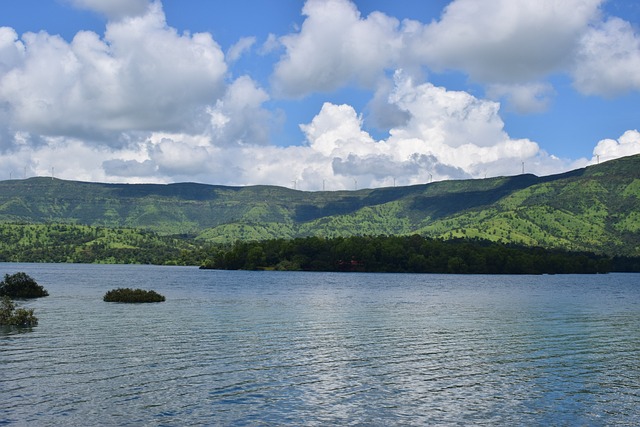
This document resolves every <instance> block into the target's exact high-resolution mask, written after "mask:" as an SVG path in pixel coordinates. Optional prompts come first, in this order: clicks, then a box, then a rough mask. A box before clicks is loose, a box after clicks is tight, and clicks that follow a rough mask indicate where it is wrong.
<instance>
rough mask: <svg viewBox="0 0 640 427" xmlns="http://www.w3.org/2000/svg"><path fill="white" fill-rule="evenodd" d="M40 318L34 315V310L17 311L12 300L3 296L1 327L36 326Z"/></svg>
mask: <svg viewBox="0 0 640 427" xmlns="http://www.w3.org/2000/svg"><path fill="white" fill-rule="evenodd" d="M37 324H38V318H37V317H36V316H34V315H33V309H31V310H27V309H24V308H18V309H16V305H15V303H14V302H13V301H11V298H9V297H8V296H3V297H2V299H0V325H2V326H36V325H37Z"/></svg>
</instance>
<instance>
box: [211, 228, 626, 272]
mask: <svg viewBox="0 0 640 427" xmlns="http://www.w3.org/2000/svg"><path fill="white" fill-rule="evenodd" d="M637 261H638V260H636V262H637ZM202 268H213V269H224V270H256V269H269V270H303V271H360V272H393V273H455V274H585V273H607V272H610V271H613V270H612V268H613V263H612V259H611V258H609V257H606V256H600V255H595V254H592V253H582V252H581V253H576V252H565V251H560V250H547V249H543V248H537V247H535V248H532V247H524V246H515V245H503V244H498V243H493V242H488V241H482V240H469V239H454V240H439V239H429V238H425V237H422V236H419V235H413V236H354V237H337V238H331V239H325V238H322V237H306V238H297V239H293V240H284V239H274V240H266V241H259V242H236V243H235V244H234V245H232V246H231V247H230V248H228V249H227V250H218V251H217V252H216V253H212V254H211V258H210V259H209V260H208V261H207V262H206V264H205V265H203V266H202Z"/></svg>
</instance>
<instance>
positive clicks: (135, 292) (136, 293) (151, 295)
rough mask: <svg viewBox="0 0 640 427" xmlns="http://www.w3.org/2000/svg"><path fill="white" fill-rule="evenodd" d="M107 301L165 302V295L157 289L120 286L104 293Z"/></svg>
mask: <svg viewBox="0 0 640 427" xmlns="http://www.w3.org/2000/svg"><path fill="white" fill-rule="evenodd" d="M103 300H104V301H105V302H126V303H143V302H163V301H164V300H165V297H164V296H162V295H160V294H159V293H157V292H156V291H145V290H143V289H131V288H118V289H112V290H110V291H109V292H107V293H106V294H105V295H104V298H103Z"/></svg>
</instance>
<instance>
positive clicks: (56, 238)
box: [0, 224, 209, 265]
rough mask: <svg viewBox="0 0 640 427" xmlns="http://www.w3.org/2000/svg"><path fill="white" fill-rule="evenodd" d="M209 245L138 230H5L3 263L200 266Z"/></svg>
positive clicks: (0, 247)
mask: <svg viewBox="0 0 640 427" xmlns="http://www.w3.org/2000/svg"><path fill="white" fill-rule="evenodd" d="M208 246H209V245H207V244H206V242H196V241H194V240H193V239H190V240H188V239H186V238H178V237H169V236H160V235H158V234H156V233H153V232H150V231H145V230H135V229H124V228H118V229H109V228H104V227H90V226H86V225H74V224H0V261H1V262H74V263H105V264H157V265H163V264H174V265H199V264H200V263H202V262H203V260H204V259H206V254H205V251H206V250H207V249H208Z"/></svg>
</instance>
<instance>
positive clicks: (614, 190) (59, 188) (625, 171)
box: [0, 156, 640, 256]
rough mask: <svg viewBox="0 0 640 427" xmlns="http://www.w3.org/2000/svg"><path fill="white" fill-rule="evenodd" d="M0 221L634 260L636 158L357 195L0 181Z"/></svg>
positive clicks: (638, 193)
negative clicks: (510, 247)
mask: <svg viewBox="0 0 640 427" xmlns="http://www.w3.org/2000/svg"><path fill="white" fill-rule="evenodd" d="M0 222H2V223H5V224H18V223H20V224H53V223H66V224H78V225H88V226H92V227H109V228H115V227H124V228H131V229H140V230H148V231H153V232H155V233H158V234H159V235H161V236H171V235H173V236H177V235H180V236H181V237H183V238H193V239H197V240H198V241H200V242H213V243H231V242H234V241H236V240H243V241H249V240H267V239H274V238H285V239H291V238H296V237H305V236H323V237H339V236H341V237H346V236H354V235H356V236H357V235H411V234H420V235H423V236H427V237H436V238H444V239H450V238H458V237H471V238H480V239H484V240H490V241H496V242H503V243H517V244H522V245H529V246H542V247H547V248H561V249H567V250H574V251H595V252H598V253H604V254H608V255H627V256H640V156H630V157H626V158H621V159H618V160H613V161H610V162H607V163H603V164H600V165H594V166H590V167H588V168H584V169H579V170H575V171H571V172H568V173H565V174H561V175H554V176H546V177H536V176H533V175H519V176H512V177H498V178H490V179H478V180H460V181H443V182H435V183H430V184H423V185H415V186H409V187H394V188H379V189H362V190H358V191H320V192H304V191H295V190H292V189H288V188H283V187H275V186H252V187H226V186H215V185H204V184H193V183H181V184H169V185H153V184H101V183H86V182H72V181H63V180H58V179H51V178H30V179H26V180H9V181H1V182H0Z"/></svg>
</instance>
